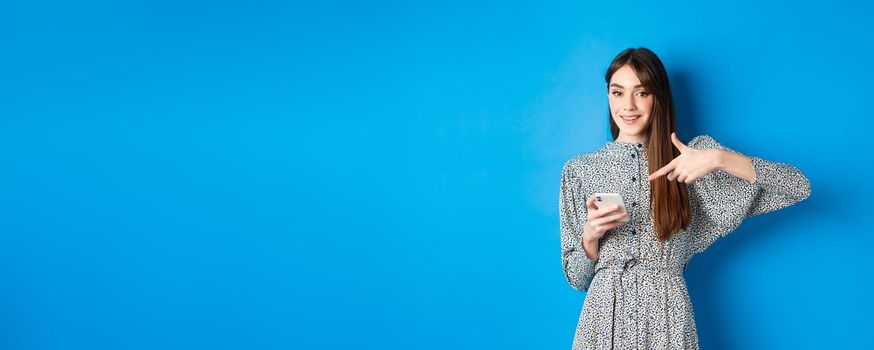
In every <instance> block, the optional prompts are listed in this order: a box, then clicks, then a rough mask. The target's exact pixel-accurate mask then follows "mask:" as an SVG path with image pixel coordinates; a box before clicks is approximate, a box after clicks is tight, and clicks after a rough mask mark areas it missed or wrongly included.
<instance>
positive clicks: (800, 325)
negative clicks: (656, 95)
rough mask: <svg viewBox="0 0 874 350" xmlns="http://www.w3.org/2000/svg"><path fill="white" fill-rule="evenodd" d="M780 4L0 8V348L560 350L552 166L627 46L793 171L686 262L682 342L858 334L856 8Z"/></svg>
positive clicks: (833, 344)
mask: <svg viewBox="0 0 874 350" xmlns="http://www.w3.org/2000/svg"><path fill="white" fill-rule="evenodd" d="M799 4H800V3H793V4H791V5H790V4H786V5H781V4H777V3H769V2H765V1H735V2H726V3H721V4H712V5H707V4H703V3H700V2H693V1H685V2H676V3H673V4H670V5H668V4H663V3H654V2H651V1H625V2H554V3H549V4H545V3H543V2H537V3H535V2H529V3H524V2H512V1H494V2H480V3H478V4H476V5H470V4H466V3H465V2H457V3H452V2H446V1H441V2H430V3H424V2H416V3H413V2H390V1H382V2H334V1H320V2H317V3H316V2H314V3H287V2H248V1H146V2H140V1H131V2H124V3H123V4H120V3H116V2H109V1H107V2H89V3H73V4H69V3H43V2H27V4H5V5H4V6H3V9H2V11H0V33H3V34H2V44H3V45H2V46H3V49H2V50H3V51H2V52H3V54H2V55H0V89H2V94H0V99H2V100H0V118H2V119H0V120H2V124H0V149H2V151H0V162H2V171H0V205H2V208H0V210H2V214H0V279H2V282H0V348H3V349H170V348H180V349H183V348H184V349H189V348H213V349H254V348H258V349H270V348H277V349H278V348H284V349H339V348H347V347H354V348H367V349H445V348H459V349H485V348H488V349H568V348H570V345H571V342H572V340H573V335H574V328H575V326H576V323H577V319H578V317H579V312H580V308H581V305H582V302H583V298H584V296H585V294H584V293H582V292H579V291H576V290H574V289H572V288H571V287H570V286H569V285H568V284H567V282H566V281H565V278H564V276H563V274H562V270H561V261H560V247H559V231H558V188H559V180H560V172H561V166H562V164H563V163H564V161H566V160H567V159H569V158H570V157H572V156H574V155H576V154H579V153H581V152H588V151H592V150H594V149H597V148H599V147H601V146H602V145H603V144H604V143H605V142H607V141H608V140H609V138H608V135H609V132H608V124H607V94H606V87H605V84H604V82H603V75H604V72H605V71H606V68H607V65H608V64H609V62H610V60H611V59H612V58H613V57H614V56H615V55H616V54H617V53H619V52H620V51H621V50H622V49H625V48H627V47H639V46H645V47H648V48H650V49H652V50H654V51H655V52H656V53H657V54H658V55H659V56H660V57H661V59H662V60H663V62H664V64H665V65H666V67H667V69H668V71H669V75H670V80H671V85H672V87H673V89H674V97H675V102H676V103H677V106H678V107H677V112H678V121H679V123H680V128H679V133H678V135H679V136H680V139H681V140H683V141H685V142H687V141H688V140H690V139H691V138H692V137H694V136H695V135H699V134H705V133H706V134H709V135H711V136H713V137H714V138H716V139H717V140H719V141H720V142H721V143H723V144H725V145H727V146H729V147H732V148H734V149H735V150H738V151H740V152H744V153H747V154H750V155H756V156H760V157H763V158H765V159H769V160H773V161H781V162H788V163H790V164H793V165H795V166H796V167H798V168H799V169H801V170H802V171H803V172H804V173H805V174H806V175H807V176H808V178H809V179H810V181H811V184H812V186H811V189H812V194H811V196H810V197H809V198H808V199H807V200H805V201H803V202H800V203H799V204H797V205H795V206H792V207H789V208H786V209H784V210H780V211H777V212H773V213H770V214H766V215H764V216H760V217H753V218H750V219H748V221H746V222H745V223H744V224H743V225H742V226H741V227H740V228H739V229H738V230H737V231H736V232H734V233H733V234H732V235H730V236H728V237H726V238H725V239H723V240H721V241H719V242H718V243H717V244H715V245H714V246H713V247H711V249H710V250H708V251H707V252H705V253H704V254H702V255H699V256H697V257H695V258H694V259H693V260H692V261H691V263H690V265H689V269H688V270H687V271H686V276H687V279H688V283H689V289H690V294H691V296H692V300H693V303H694V306H695V313H696V318H697V322H698V323H697V324H698V329H699V335H700V337H701V343H702V347H703V348H706V349H754V348H761V349H765V348H768V349H774V348H782V349H801V348H806V349H816V348H864V347H871V346H872V345H874V344H872V340H871V337H870V334H869V333H870V330H871V326H872V322H871V321H870V319H871V318H870V315H871V312H872V311H874V305H872V304H874V302H872V300H871V298H870V297H869V295H870V291H869V287H870V282H869V281H870V280H871V275H872V274H871V271H872V268H874V264H872V262H871V260H870V247H871V245H872V243H874V237H872V235H871V233H872V230H871V226H870V222H869V221H865V220H863V217H864V216H865V213H866V212H867V211H868V210H869V208H870V200H871V198H872V195H874V193H872V192H874V191H872V185H871V183H872V182H871V180H870V173H869V172H868V170H869V169H870V163H871V160H872V157H871V148H872V146H871V137H870V132H871V125H872V124H871V117H870V114H871V101H872V92H874V90H872V88H871V82H872V80H874V73H872V70H871V69H870V67H869V65H870V59H871V55H872V53H874V41H872V40H871V35H872V34H874V24H872V23H874V22H872V21H870V17H871V15H872V14H874V11H872V6H871V5H869V4H864V3H863V2H861V1H859V2H856V3H852V2H849V3H848V2H840V1H830V2H825V1H820V2H816V3H805V4H804V5H799Z"/></svg>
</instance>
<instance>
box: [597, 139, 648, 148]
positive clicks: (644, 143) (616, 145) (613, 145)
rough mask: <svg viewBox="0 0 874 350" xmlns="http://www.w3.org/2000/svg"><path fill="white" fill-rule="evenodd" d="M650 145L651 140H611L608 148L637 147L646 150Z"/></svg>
mask: <svg viewBox="0 0 874 350" xmlns="http://www.w3.org/2000/svg"><path fill="white" fill-rule="evenodd" d="M648 145H649V140H643V141H635V142H623V141H616V140H613V141H609V142H607V146H606V147H607V148H610V149H632V148H633V149H637V150H640V151H642V150H645V149H646V147H647V146H648Z"/></svg>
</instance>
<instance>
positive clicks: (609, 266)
mask: <svg viewBox="0 0 874 350" xmlns="http://www.w3.org/2000/svg"><path fill="white" fill-rule="evenodd" d="M684 268H685V266H672V267H666V266H658V265H653V264H650V263H641V262H640V261H639V260H638V259H636V258H634V257H624V258H621V259H611V260H609V261H601V262H600V263H599V264H598V265H597V266H596V268H595V274H598V273H601V274H604V273H607V274H609V275H610V276H611V277H612V279H613V281H612V283H611V284H612V285H613V303H612V307H611V310H610V315H611V316H612V319H613V321H612V322H613V325H612V326H611V327H610V332H611V334H610V339H611V342H612V343H613V346H611V348H628V347H631V348H635V347H637V344H633V345H629V344H621V346H620V347H617V346H616V344H615V341H616V338H615V333H616V308H617V304H618V306H621V307H622V310H623V311H624V310H625V308H626V305H625V298H624V296H625V295H624V294H625V293H624V291H623V290H622V288H623V286H622V277H623V276H624V275H625V272H629V271H633V272H634V271H636V272H643V273H655V274H657V275H659V276H660V277H662V281H663V283H662V292H663V293H664V295H665V299H664V304H663V308H662V315H663V317H664V320H665V322H666V327H665V332H667V337H668V344H670V320H669V319H668V294H669V293H668V291H667V288H668V282H669V280H670V279H671V278H672V277H673V278H676V277H680V278H682V276H683V270H684ZM636 283H637V280H636V279H635V284H636ZM633 297H634V298H635V305H636V306H637V307H640V302H639V294H638V293H637V286H635V290H634V295H633ZM652 311H653V312H654V311H655V310H652ZM639 322H640V317H638V323H639ZM636 331H637V332H640V330H639V329H638V330H636ZM635 338H637V337H635Z"/></svg>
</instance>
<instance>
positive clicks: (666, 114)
mask: <svg viewBox="0 0 874 350" xmlns="http://www.w3.org/2000/svg"><path fill="white" fill-rule="evenodd" d="M625 65H629V66H631V68H632V69H633V70H634V73H635V74H637V78H638V79H640V83H641V84H642V85H643V88H644V89H645V90H646V91H647V92H649V93H650V94H652V95H653V97H654V99H653V105H652V113H651V114H650V124H649V142H648V147H647V158H649V164H648V165H649V173H650V174H652V173H653V172H655V171H656V170H658V169H660V168H661V167H663V166H665V165H667V164H668V163H670V162H671V160H673V159H674V158H676V157H677V156H679V155H680V150H678V149H677V148H676V147H674V144H673V143H672V142H671V133H672V132H675V131H676V120H675V118H674V103H673V97H671V86H670V84H669V83H668V73H667V71H666V70H665V66H664V65H662V61H661V60H659V58H658V56H656V54H655V53H653V52H652V51H650V50H649V49H647V48H645V47H639V48H629V49H625V50H624V51H622V52H620V53H619V55H617V56H616V58H614V59H613V62H611V63H610V68H608V69H607V75H606V77H605V80H606V81H607V85H608V87H607V88H608V89H609V84H610V78H611V77H612V76H613V73H615V72H616V71H617V70H619V68H622V66H625ZM608 109H609V107H608ZM611 113H612V111H611ZM608 117H609V118H610V133H611V134H613V140H616V138H617V137H618V136H619V126H618V125H616V122H614V121H613V117H612V114H611V115H608ZM642 180H643V179H641V181H642ZM650 188H651V190H652V213H653V214H654V216H653V225H654V226H655V230H656V236H657V237H658V238H659V239H660V240H661V241H667V240H668V238H670V236H671V235H672V234H674V233H677V232H679V231H680V230H685V229H686V228H687V227H689V221H690V219H691V216H692V214H691V209H690V208H689V196H688V194H687V193H686V184H685V183H683V182H679V181H668V179H667V176H659V177H658V178H657V179H655V180H653V181H652V182H651V183H650Z"/></svg>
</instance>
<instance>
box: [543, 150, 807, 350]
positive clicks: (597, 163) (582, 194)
mask: <svg viewBox="0 0 874 350" xmlns="http://www.w3.org/2000/svg"><path fill="white" fill-rule="evenodd" d="M647 146H648V144H647V141H643V142H636V143H630V142H619V141H611V142H608V143H607V144H606V145H605V146H604V147H602V148H601V149H598V150H596V151H594V152H590V153H582V154H579V155H577V156H575V157H573V158H572V159H570V160H568V161H567V162H566V163H565V165H564V167H563V170H562V179H561V192H560V197H559V211H560V226H561V262H562V267H563V269H564V274H565V277H566V278H567V282H568V283H569V284H570V285H571V286H572V287H573V288H575V289H577V290H580V291H586V292H587V293H586V298H585V300H584V302H583V307H582V311H581V313H580V318H579V322H578V324H577V327H576V332H575V334H574V341H573V349H698V334H697V330H696V326H695V317H694V313H693V310H692V303H691V300H690V299H689V294H688V290H687V289H686V281H685V279H684V277H683V271H684V270H685V268H686V264H687V263H688V261H689V259H690V258H692V256H694V255H695V254H697V253H700V252H703V251H704V250H706V249H707V248H708V247H709V246H710V245H711V244H713V242H714V241H716V240H717V239H719V238H720V237H723V236H725V235H727V234H729V233H730V232H732V231H733V230H735V229H736V228H737V227H738V225H740V223H741V221H743V220H744V218H746V217H748V216H752V215H758V214H763V213H767V212H770V211H774V210H778V209H781V208H785V207H787V206H790V205H792V204H794V203H796V202H798V201H801V200H803V199H805V198H807V197H808V196H809V195H810V182H809V181H808V179H807V177H805V176H804V174H803V173H802V172H801V171H799V170H798V169H796V168H795V167H794V166H792V165H789V164H786V163H778V162H772V161H768V160H764V159H761V158H758V157H749V156H748V157H749V158H750V159H751V160H752V165H753V169H754V170H755V173H756V181H755V182H754V183H752V184H751V183H749V182H747V181H746V180H744V179H741V178H739V177H735V176H733V175H731V174H729V173H727V172H724V171H721V170H715V171H713V172H711V173H709V174H707V175H706V176H704V177H701V178H699V179H697V180H695V181H694V182H692V183H690V184H686V186H687V190H688V191H687V193H688V195H689V205H690V207H691V210H692V219H691V223H690V225H689V227H688V228H687V229H686V230H685V231H681V232H680V233H678V234H675V235H674V236H672V237H671V238H670V239H669V240H668V241H667V242H664V243H662V242H661V241H659V240H658V239H657V238H656V236H655V229H654V226H653V222H652V220H651V218H649V217H648V215H647V212H646V210H647V209H649V210H650V211H651V210H652V204H651V200H650V184H649V181H648V180H647V177H648V176H649V174H650V172H649V169H648V166H647V154H646V150H647ZM687 146H689V147H692V148H697V149H702V148H717V149H725V150H728V151H731V152H735V153H738V152H736V151H734V150H732V149H730V148H727V147H725V146H723V145H721V144H720V143H718V142H717V141H716V140H714V139H713V138H712V137H710V136H708V135H700V136H697V137H695V138H694V139H692V140H691V141H689V143H687ZM597 192H606V193H619V194H621V195H622V197H623V199H624V200H625V204H626V206H627V210H628V214H629V219H630V220H629V222H628V223H626V224H624V225H622V226H619V227H617V228H614V229H610V230H608V231H607V232H606V233H605V234H604V237H602V238H601V240H600V242H599V244H600V250H599V253H598V257H597V258H596V259H595V260H591V259H589V258H588V257H587V256H586V253H585V252H584V251H583V246H582V241H581V238H582V232H583V226H584V225H585V223H586V217H587V216H586V198H587V197H588V196H589V195H590V194H592V193H597Z"/></svg>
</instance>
